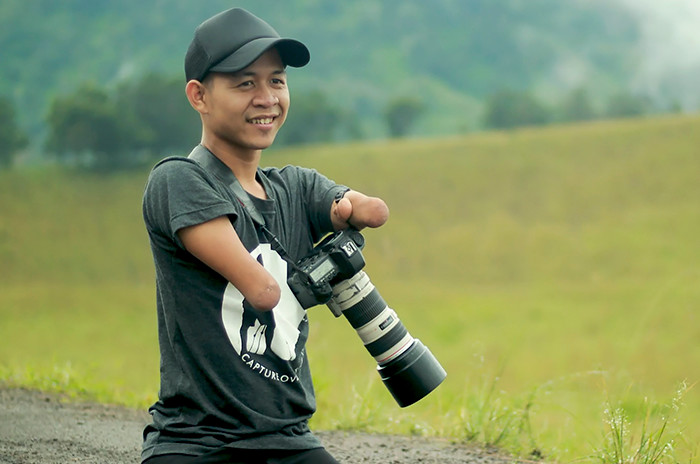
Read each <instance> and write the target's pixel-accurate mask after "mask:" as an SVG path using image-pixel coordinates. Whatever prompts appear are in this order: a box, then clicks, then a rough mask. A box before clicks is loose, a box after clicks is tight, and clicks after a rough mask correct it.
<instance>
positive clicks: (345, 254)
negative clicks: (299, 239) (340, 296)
mask: <svg viewBox="0 0 700 464" xmlns="http://www.w3.org/2000/svg"><path fill="white" fill-rule="evenodd" d="M364 245H365V239H364V237H363V236H362V234H360V232H359V231H357V230H355V229H352V228H351V229H346V230H341V231H339V232H336V233H334V234H332V235H329V236H328V237H326V238H325V239H323V240H322V241H321V242H320V243H319V244H318V245H316V246H315V247H314V249H313V251H312V252H311V253H310V254H309V255H307V256H305V257H304V258H302V259H301V260H300V261H299V262H298V263H296V268H295V269H293V270H292V272H291V274H290V276H289V278H288V279H287V283H288V284H289V287H290V288H291V289H292V293H294V296H295V297H296V299H297V300H298V301H299V304H301V306H302V307H303V308H304V309H308V308H310V307H312V306H316V305H319V304H326V303H328V301H329V300H330V299H331V297H332V296H333V286H334V285H335V284H337V283H338V282H340V281H343V280H345V279H348V278H350V277H352V276H354V275H355V274H357V273H358V272H359V271H360V270H361V269H362V268H363V267H364V266H365V258H364V257H363V256H362V252H361V251H360V250H361V249H362V248H363V247H364Z"/></svg>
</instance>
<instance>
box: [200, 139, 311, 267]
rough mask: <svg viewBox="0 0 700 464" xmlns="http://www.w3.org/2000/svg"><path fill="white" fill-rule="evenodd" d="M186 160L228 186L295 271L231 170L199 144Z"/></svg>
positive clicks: (294, 264)
mask: <svg viewBox="0 0 700 464" xmlns="http://www.w3.org/2000/svg"><path fill="white" fill-rule="evenodd" d="M188 158H189V159H191V160H194V161H196V162H197V163H199V165H200V166H202V168H204V170H205V171H207V172H209V173H210V174H213V175H214V176H215V177H217V178H219V179H220V180H222V181H224V182H225V183H226V184H227V185H228V186H229V188H230V189H231V191H232V192H233V193H234V194H235V195H236V198H237V199H238V202H239V203H240V204H241V206H243V209H244V210H245V211H247V212H248V215H249V216H250V219H251V220H252V221H253V224H255V227H256V228H257V229H258V230H260V231H261V232H262V233H263V235H265V237H266V238H267V239H268V240H269V241H270V247H271V248H272V249H273V250H275V251H276V252H277V254H278V255H280V257H281V258H282V259H284V260H285V261H286V262H287V263H289V265H290V266H292V268H293V269H297V265H296V263H295V262H294V260H293V259H291V258H290V257H289V254H288V253H287V250H285V249H284V247H283V246H282V244H281V243H280V241H279V240H277V237H276V236H275V234H273V233H272V231H271V230H270V229H268V228H267V225H266V223H265V217H264V216H263V215H262V214H261V213H260V211H258V208H256V207H255V204H254V203H253V201H252V200H251V198H250V195H248V192H246V191H245V190H244V189H243V187H241V184H240V182H238V179H236V176H235V175H234V174H233V172H232V171H231V169H229V167H228V166H226V165H225V164H224V163H223V161H221V160H220V159H219V158H217V157H216V156H215V155H214V154H213V153H212V152H210V151H209V150H208V149H207V148H206V147H205V146H204V145H201V144H199V145H197V146H196V147H194V149H193V150H192V152H191V153H190V154H189V156H188Z"/></svg>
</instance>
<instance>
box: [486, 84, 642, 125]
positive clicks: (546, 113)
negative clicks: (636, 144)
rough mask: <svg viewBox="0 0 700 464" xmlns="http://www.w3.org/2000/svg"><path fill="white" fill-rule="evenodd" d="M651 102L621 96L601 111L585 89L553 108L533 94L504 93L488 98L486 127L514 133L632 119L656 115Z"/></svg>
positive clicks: (636, 96) (619, 94) (504, 91)
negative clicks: (548, 126) (549, 126)
mask: <svg viewBox="0 0 700 464" xmlns="http://www.w3.org/2000/svg"><path fill="white" fill-rule="evenodd" d="M652 109H653V108H652V104H651V101H650V100H649V99H648V98H647V97H645V96H642V95H635V94H633V93H618V94H616V95H613V96H612V97H610V98H609V99H608V101H607V104H606V105H605V106H604V107H603V108H601V109H597V108H596V104H595V103H594V101H593V99H592V98H591V96H590V94H589V93H588V91H587V90H586V89H585V88H576V89H574V90H572V91H571V92H570V93H569V94H568V95H566V96H565V97H564V98H563V99H562V101H561V102H559V104H558V105H554V106H550V105H547V104H546V103H544V102H543V101H541V100H540V99H538V98H537V97H536V96H535V95H533V94H532V93H529V92H519V91H513V90H503V91H500V92H497V93H495V94H493V95H491V96H490V97H489V98H487V100H486V102H485V105H484V114H483V125H484V127H485V128H488V129H513V128H516V127H522V126H541V125H544V124H551V123H566V122H574V121H588V120H592V119H603V118H610V119H613V118H629V117H636V116H642V115H645V114H648V113H650V112H651V111H652Z"/></svg>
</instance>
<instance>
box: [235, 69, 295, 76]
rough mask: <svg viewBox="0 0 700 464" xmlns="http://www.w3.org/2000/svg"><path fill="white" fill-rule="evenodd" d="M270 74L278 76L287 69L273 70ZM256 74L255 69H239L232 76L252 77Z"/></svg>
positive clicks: (285, 72)
mask: <svg viewBox="0 0 700 464" xmlns="http://www.w3.org/2000/svg"><path fill="white" fill-rule="evenodd" d="M272 74H275V75H277V76H279V75H282V74H287V71H286V70H285V69H277V70H275V71H272ZM257 75H258V73H256V72H255V71H240V72H237V73H234V76H246V77H254V76H257Z"/></svg>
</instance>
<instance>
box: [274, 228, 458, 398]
mask: <svg viewBox="0 0 700 464" xmlns="http://www.w3.org/2000/svg"><path fill="white" fill-rule="evenodd" d="M364 244H365V239H364V237H363V236H362V234H360V232H359V231H357V230H355V229H352V228H350V229H346V230H341V231H338V232H336V233H334V234H332V235H329V236H328V237H326V238H325V239H323V240H322V241H321V242H320V243H319V244H318V245H316V246H315V247H314V249H313V250H312V251H311V253H309V255H308V256H306V257H304V258H302V259H301V260H299V262H297V263H296V266H295V267H294V268H293V270H292V272H291V273H290V275H289V278H288V279H287V283H288V284H289V287H290V288H291V289H292V292H293V293H294V295H295V296H296V298H297V300H298V301H299V303H300V304H301V306H302V307H303V308H304V309H307V308H310V307H312V306H315V305H319V304H326V305H328V307H329V308H330V310H331V312H332V313H333V314H334V315H335V317H340V316H341V315H343V316H345V318H346V319H347V320H348V322H350V325H352V327H353V328H354V329H355V331H356V332H357V334H358V335H359V337H360V339H361V340H362V342H363V343H364V345H365V348H366V349H367V351H369V353H370V355H372V356H373V357H374V359H375V361H376V362H377V371H378V372H379V375H380V377H381V379H382V381H383V382H384V385H385V386H386V388H387V389H388V390H389V392H390V393H391V395H392V396H393V397H394V399H395V400H396V402H397V403H398V405H399V406H401V407H406V406H409V405H411V404H413V403H415V402H417V401H418V400H420V399H422V398H423V397H425V396H426V395H427V394H428V393H430V392H431V391H433V390H434V389H435V388H437V386H438V385H440V383H442V381H443V380H444V379H445V377H446V376H447V373H446V372H445V369H443V367H442V366H441V365H440V363H439V362H438V360H437V359H436V358H435V356H433V354H432V353H431V352H430V350H429V349H428V348H427V347H426V346H425V345H423V344H422V343H421V342H420V340H418V339H415V338H413V337H412V336H411V334H410V333H409V332H408V330H407V329H406V327H405V326H404V325H403V323H402V322H401V320H400V319H399V317H398V316H397V315H396V312H395V311H394V310H393V309H391V308H390V307H389V306H388V305H387V304H386V302H385V301H384V299H383V298H382V297H381V295H380V294H379V292H378V291H377V289H376V288H375V287H374V285H372V282H371V281H370V279H369V277H368V276H367V274H366V273H365V272H364V271H362V268H363V267H364V266H365V259H364V257H363V256H362V251H361V250H362V248H363V247H364Z"/></svg>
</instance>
